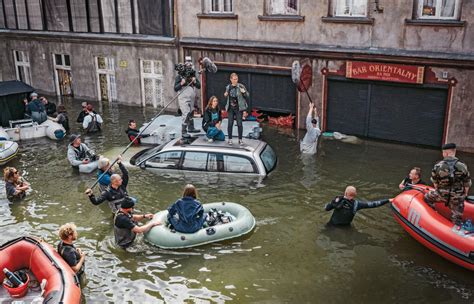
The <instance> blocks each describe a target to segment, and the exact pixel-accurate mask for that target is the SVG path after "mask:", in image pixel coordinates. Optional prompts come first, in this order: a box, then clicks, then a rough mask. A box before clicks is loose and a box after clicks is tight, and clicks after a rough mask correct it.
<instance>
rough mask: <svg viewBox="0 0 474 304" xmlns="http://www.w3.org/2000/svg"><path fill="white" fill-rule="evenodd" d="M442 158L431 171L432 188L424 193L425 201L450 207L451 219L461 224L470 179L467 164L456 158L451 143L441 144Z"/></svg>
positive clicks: (459, 226)
mask: <svg viewBox="0 0 474 304" xmlns="http://www.w3.org/2000/svg"><path fill="white" fill-rule="evenodd" d="M442 151H443V160H442V161H440V162H438V163H436V164H435V165H434V168H433V170H432V171H431V181H432V182H433V187H434V188H435V190H432V191H430V192H428V193H426V194H425V201H426V202H427V203H428V204H430V205H431V206H433V207H434V203H436V202H442V203H445V204H446V206H448V207H449V209H451V221H452V222H453V223H454V224H455V225H457V226H458V229H460V228H461V225H462V214H463V212H464V199H465V198H466V196H467V194H468V192H469V188H470V187H471V184H472V181H471V176H470V174H469V170H468V168H467V166H466V165H465V164H464V163H463V162H461V161H460V160H459V159H458V158H456V145H455V144H453V143H449V144H445V145H443V146H442Z"/></svg>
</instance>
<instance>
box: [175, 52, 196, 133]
mask: <svg viewBox="0 0 474 304" xmlns="http://www.w3.org/2000/svg"><path fill="white" fill-rule="evenodd" d="M185 66H186V69H185V70H184V71H194V69H193V68H192V63H191V57H190V56H186V62H185ZM183 73H186V72H183ZM183 73H181V74H180V73H178V76H176V79H175V83H174V90H175V91H176V92H178V93H179V96H178V104H179V110H180V111H181V133H182V134H183V135H184V134H187V132H189V133H197V132H199V130H198V129H195V128H194V120H193V113H194V100H195V99H196V89H200V88H201V83H200V82H199V79H198V78H197V77H196V74H194V75H186V74H183ZM193 73H195V72H193Z"/></svg>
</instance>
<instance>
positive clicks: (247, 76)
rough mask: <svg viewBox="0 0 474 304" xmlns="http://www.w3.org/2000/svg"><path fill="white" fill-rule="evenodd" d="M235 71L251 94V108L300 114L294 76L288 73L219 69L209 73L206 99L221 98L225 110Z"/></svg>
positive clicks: (207, 75)
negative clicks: (297, 108)
mask: <svg viewBox="0 0 474 304" xmlns="http://www.w3.org/2000/svg"><path fill="white" fill-rule="evenodd" d="M232 72H236V73H237V74H238V75H239V82H240V83H242V84H244V85H245V87H246V88H247V90H248V91H249V93H250V100H249V102H248V104H249V108H250V109H252V108H258V109H260V110H263V111H268V112H278V113H282V114H289V113H293V114H295V113H296V96H297V93H296V87H295V84H294V83H293V82H292V81H291V75H290V73H289V72H286V71H271V70H268V71H265V70H259V69H243V68H240V69H235V68H227V67H219V71H218V72H217V73H215V74H212V73H207V74H206V100H205V102H204V105H206V104H207V101H208V100H209V98H210V97H211V96H213V95H215V96H217V98H218V99H219V101H220V105H221V107H224V106H225V104H226V100H225V98H224V92H225V88H226V86H227V85H228V84H230V80H229V76H230V74H231V73H232Z"/></svg>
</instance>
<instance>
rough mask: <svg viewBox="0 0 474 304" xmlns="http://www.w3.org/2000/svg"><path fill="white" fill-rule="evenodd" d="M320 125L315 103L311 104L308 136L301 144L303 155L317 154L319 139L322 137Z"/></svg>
mask: <svg viewBox="0 0 474 304" xmlns="http://www.w3.org/2000/svg"><path fill="white" fill-rule="evenodd" d="M313 113H314V117H313ZM318 124H319V123H318V110H317V109H316V107H315V106H314V104H313V103H310V104H309V111H308V115H307V116H306V134H305V136H304V137H303V140H302V141H301V142H300V151H301V153H305V154H316V152H317V147H318V137H319V135H321V130H320V129H319V126H318Z"/></svg>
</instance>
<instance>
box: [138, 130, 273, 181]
mask: <svg viewBox="0 0 474 304" xmlns="http://www.w3.org/2000/svg"><path fill="white" fill-rule="evenodd" d="M130 163H131V164H132V165H135V166H138V167H140V168H142V169H145V170H150V171H153V172H156V173H173V172H183V173H185V172H199V173H202V172H213V173H219V174H234V175H235V174H239V175H246V176H254V177H265V176H267V175H268V174H269V173H270V172H271V171H272V170H273V169H275V166H276V163H277V157H276V154H275V152H274V151H273V149H272V147H271V146H270V145H269V144H267V143H266V142H264V141H261V140H255V139H244V145H238V144H234V145H229V144H227V142H224V141H214V142H208V141H207V138H206V137H205V136H197V137H189V138H178V139H173V140H171V141H169V142H168V143H165V144H162V145H160V146H157V147H154V148H150V149H145V150H143V151H140V152H139V153H137V154H135V155H134V156H133V157H132V158H131V159H130Z"/></svg>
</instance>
